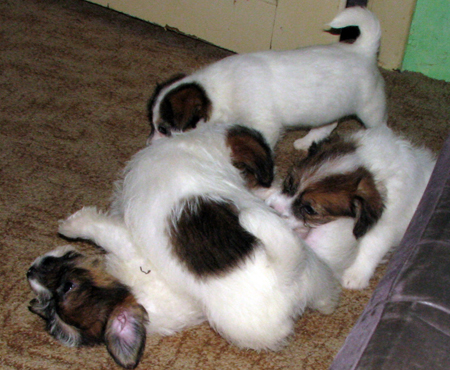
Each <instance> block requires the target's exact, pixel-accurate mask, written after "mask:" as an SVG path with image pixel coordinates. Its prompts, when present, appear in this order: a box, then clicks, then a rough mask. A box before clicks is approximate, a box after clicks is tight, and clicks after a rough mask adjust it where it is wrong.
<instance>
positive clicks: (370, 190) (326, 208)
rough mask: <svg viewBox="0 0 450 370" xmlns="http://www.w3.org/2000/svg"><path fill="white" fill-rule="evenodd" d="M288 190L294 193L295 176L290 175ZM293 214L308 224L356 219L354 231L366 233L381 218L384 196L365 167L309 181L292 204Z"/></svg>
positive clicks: (356, 233) (359, 233) (355, 232)
mask: <svg viewBox="0 0 450 370" xmlns="http://www.w3.org/2000/svg"><path fill="white" fill-rule="evenodd" d="M288 178H289V180H287V181H285V184H286V185H285V186H286V192H287V191H290V192H291V193H292V189H293V187H296V186H298V185H299V184H296V183H295V181H296V180H295V178H294V177H292V176H288ZM291 208H292V209H291V211H292V213H293V215H294V216H295V217H296V218H298V219H301V220H302V221H303V222H304V223H305V224H307V225H309V226H314V225H322V224H325V223H328V222H330V221H333V220H335V219H337V218H339V217H352V218H354V219H355V226H354V229H353V234H354V235H355V237H356V238H360V237H361V236H363V235H364V234H365V233H366V232H367V231H368V230H369V229H370V228H371V227H372V226H373V225H374V224H375V223H376V222H377V221H378V220H379V218H380V217H381V214H382V212H383V209H384V203H383V197H382V195H381V194H380V192H379V191H378V190H377V187H376V184H375V181H374V179H373V176H372V174H371V173H370V172H369V171H367V170H366V169H365V168H363V167H359V168H357V169H356V170H354V171H352V172H350V173H345V174H335V175H330V176H326V177H323V178H321V179H320V180H318V181H313V182H311V183H309V184H308V185H307V186H306V187H304V188H302V190H301V191H300V192H299V193H298V195H296V197H295V199H294V200H293V202H292V205H291Z"/></svg>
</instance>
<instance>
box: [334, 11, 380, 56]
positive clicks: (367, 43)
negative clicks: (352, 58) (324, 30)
mask: <svg viewBox="0 0 450 370" xmlns="http://www.w3.org/2000/svg"><path fill="white" fill-rule="evenodd" d="M328 26H330V27H331V28H334V29H340V28H344V27H350V26H357V27H358V28H359V32H360V35H359V36H358V38H357V39H356V41H355V42H354V43H353V46H354V47H356V48H358V49H361V50H362V51H364V53H367V54H368V55H376V54H377V52H378V49H379V47H380V39H381V26H380V22H379V20H378V18H377V17H376V16H375V14H373V13H372V12H371V11H370V10H368V9H366V8H362V7H359V6H355V7H350V8H347V9H345V10H343V11H342V12H341V13H339V14H338V15H337V16H336V18H334V19H333V20H332V21H331V22H330V23H329V25H328Z"/></svg>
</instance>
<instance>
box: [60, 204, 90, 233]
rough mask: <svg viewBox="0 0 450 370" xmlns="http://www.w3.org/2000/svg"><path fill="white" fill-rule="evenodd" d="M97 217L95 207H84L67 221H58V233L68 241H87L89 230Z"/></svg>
mask: <svg viewBox="0 0 450 370" xmlns="http://www.w3.org/2000/svg"><path fill="white" fill-rule="evenodd" d="M98 217H99V212H98V211H97V208H96V207H84V208H82V209H80V210H79V211H77V212H75V213H74V214H73V215H71V216H69V217H68V218H67V219H65V220H60V221H59V228H58V232H59V233H60V234H61V235H64V236H65V237H67V238H70V239H78V238H81V239H89V237H90V229H91V227H92V225H93V223H94V222H95V220H97V219H98Z"/></svg>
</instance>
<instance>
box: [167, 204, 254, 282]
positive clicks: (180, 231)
mask: <svg viewBox="0 0 450 370" xmlns="http://www.w3.org/2000/svg"><path fill="white" fill-rule="evenodd" d="M169 235H170V239H171V242H172V246H173V252H174V254H175V255H176V257H177V258H178V259H179V260H180V261H181V262H182V263H183V264H184V265H185V266H186V268H187V269H188V270H189V271H190V272H192V273H194V274H195V275H197V276H198V277H206V276H210V275H218V274H221V273H225V272H227V271H229V270H231V269H233V268H235V267H236V266H238V265H239V263H240V262H242V261H243V260H245V259H246V258H247V257H248V256H249V255H250V254H251V252H252V251H253V250H254V248H255V246H256V243H257V241H258V240H257V238H256V237H255V236H254V235H252V234H250V233H249V232H248V231H247V230H245V229H244V228H243V227H242V226H241V225H240V223H239V217H238V210H237V208H236V207H235V206H234V204H233V203H231V202H229V201H228V202H227V201H225V200H211V199H208V198H205V197H192V198H189V199H187V200H185V201H184V202H183V204H182V211H181V214H180V216H179V217H178V218H175V216H174V215H172V217H171V224H170V229H169Z"/></svg>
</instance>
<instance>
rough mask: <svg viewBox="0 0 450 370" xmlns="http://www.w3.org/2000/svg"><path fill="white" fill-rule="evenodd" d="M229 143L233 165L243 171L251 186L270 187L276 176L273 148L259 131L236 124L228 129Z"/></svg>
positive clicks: (248, 184)
mask: <svg viewBox="0 0 450 370" xmlns="http://www.w3.org/2000/svg"><path fill="white" fill-rule="evenodd" d="M227 145H228V146H229V147H230V148H231V161H232V163H233V165H234V166H235V167H236V168H237V169H239V170H240V171H241V173H242V176H243V177H244V179H245V180H246V182H247V186H248V187H249V188H254V187H257V186H262V187H266V188H268V187H270V185H271V184H272V181H273V176H274V164H273V158H272V150H271V149H270V147H269V145H268V144H267V142H266V141H265V140H264V138H263V136H262V135H261V134H260V133H259V132H258V131H256V130H253V129H249V128H247V127H244V126H234V127H232V128H230V129H229V130H228V135H227Z"/></svg>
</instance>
